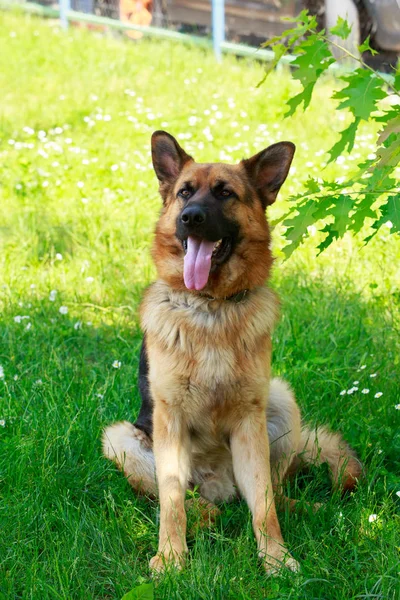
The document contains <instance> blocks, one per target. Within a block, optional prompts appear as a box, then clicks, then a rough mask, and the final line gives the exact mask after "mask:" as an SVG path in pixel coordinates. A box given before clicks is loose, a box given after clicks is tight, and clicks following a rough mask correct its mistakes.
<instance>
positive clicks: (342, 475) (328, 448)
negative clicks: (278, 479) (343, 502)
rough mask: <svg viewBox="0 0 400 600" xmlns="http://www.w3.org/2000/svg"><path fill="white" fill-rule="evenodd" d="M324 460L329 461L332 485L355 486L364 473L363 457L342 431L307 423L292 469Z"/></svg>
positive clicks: (324, 461)
mask: <svg viewBox="0 0 400 600" xmlns="http://www.w3.org/2000/svg"><path fill="white" fill-rule="evenodd" d="M322 463H328V465H329V468H330V474H331V478H332V483H333V486H334V488H336V489H339V490H342V491H347V490H352V489H354V487H355V486H356V484H357V481H358V480H359V479H360V478H361V476H362V472H363V467H362V464H361V462H360V460H359V459H358V458H357V455H356V453H355V452H354V450H352V448H350V446H349V445H348V444H347V443H346V442H345V441H344V439H343V438H342V436H341V435H340V434H339V433H332V432H331V431H329V430H328V429H326V428H325V427H318V428H316V429H311V428H309V427H308V426H304V427H303V429H302V431H301V438H300V444H299V448H298V452H297V456H296V457H295V458H294V461H293V462H292V464H291V466H290V469H289V470H290V472H294V471H297V470H298V469H301V468H302V467H305V466H307V465H320V464H322Z"/></svg>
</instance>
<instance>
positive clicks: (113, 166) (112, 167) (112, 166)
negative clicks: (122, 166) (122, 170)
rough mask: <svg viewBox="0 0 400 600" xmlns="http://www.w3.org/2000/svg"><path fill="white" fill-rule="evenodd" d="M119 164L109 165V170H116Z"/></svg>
mask: <svg viewBox="0 0 400 600" xmlns="http://www.w3.org/2000/svg"><path fill="white" fill-rule="evenodd" d="M118 169H119V165H111V171H118Z"/></svg>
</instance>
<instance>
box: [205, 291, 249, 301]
mask: <svg viewBox="0 0 400 600" xmlns="http://www.w3.org/2000/svg"><path fill="white" fill-rule="evenodd" d="M249 291H250V290H241V291H240V292H237V293H236V294H233V295H232V296H226V297H225V298H215V297H214V296H211V295H210V294H200V296H201V297H202V298H206V299H207V300H224V301H226V302H235V303H236V304H239V302H243V301H244V299H245V298H246V296H247V294H248V293H249Z"/></svg>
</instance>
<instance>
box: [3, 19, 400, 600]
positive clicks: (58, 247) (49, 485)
mask: <svg viewBox="0 0 400 600" xmlns="http://www.w3.org/2000/svg"><path fill="white" fill-rule="evenodd" d="M261 76H262V67H261V66H259V65H257V64H256V63H247V62H246V61H243V60H241V61H236V60H235V59H233V58H227V59H225V60H224V62H223V63H222V64H220V65H217V64H215V62H214V58H213V56H212V55H211V54H208V53H204V52H203V51H200V50H198V49H195V48H188V47H183V46H180V45H170V44H166V43H164V42H162V43H161V42H150V41H145V40H143V41H141V42H140V43H132V42H130V41H128V40H126V39H125V38H117V37H107V36H106V37H105V36H104V35H103V34H101V33H99V32H86V31H83V30H70V31H69V32H68V34H64V33H63V32H61V31H60V30H59V28H58V26H57V25H55V24H54V23H52V22H43V21H39V20H35V19H27V18H24V17H22V16H17V15H10V14H7V15H5V14H0V90H1V96H0V163H1V176H0V203H1V204H0V205H1V209H2V215H1V222H0V243H1V252H0V273H1V276H0V279H1V282H0V307H1V329H0V336H1V338H0V339H1V345H0V364H1V365H2V367H3V369H4V377H3V378H2V380H0V419H4V421H5V424H4V427H0V486H1V487H0V598H4V599H5V600H11V599H14V598H15V599H17V598H18V599H19V598H21V599H22V598H23V599H28V598H29V599H34V600H36V599H38V600H39V599H40V600H42V599H43V600H45V599H61V598H62V599H66V600H70V599H85V600H87V599H88V598H90V599H92V598H93V599H116V600H119V599H120V598H121V597H122V596H123V595H124V593H126V592H127V591H129V590H130V589H131V588H133V587H134V586H135V585H139V584H140V583H142V582H145V581H148V580H149V571H148V560H149V558H150V557H151V556H152V555H153V554H154V552H155V550H156V544H157V519H158V509H157V504H156V503H154V502H151V501H147V500H145V499H143V498H136V497H135V496H134V494H133V493H132V492H131V490H130V488H129V485H128V483H127V482H126V480H125V479H124V478H123V477H122V475H121V474H119V473H118V472H117V471H116V469H115V468H114V467H113V465H112V464H111V463H108V462H107V461H105V460H104V459H103V458H102V456H101V453H100V435H101V430H102V428H103V427H104V426H105V425H106V424H108V423H110V422H112V421H115V420H118V419H131V420H132V419H134V418H135V416H136V414H137V411H138V403H139V398H138V392H137V387H136V378H137V374H136V372H137V366H138V349H139V347H140V337H141V336H140V331H139V327H138V319H137V308H138V303H139V300H140V297H141V294H142V291H143V289H144V287H145V286H146V285H147V284H148V283H149V282H150V281H151V280H152V278H153V277H154V276H155V273H154V268H153V266H152V264H151V261H150V258H149V247H150V244H151V237H152V231H153V227H154V223H155V220H156V217H157V212H158V210H159V206H160V201H159V199H158V196H157V185H156V180H155V176H154V174H153V172H152V169H151V166H150V156H149V138H150V134H151V132H152V131H153V130H155V129H158V128H166V129H167V130H169V131H170V132H171V133H173V134H175V135H178V134H183V135H185V136H187V139H182V138H181V140H180V141H181V143H182V144H183V145H184V146H185V148H186V149H187V151H188V152H191V153H193V154H194V155H195V156H196V158H197V159H198V160H219V159H222V160H227V161H229V160H232V161H236V160H238V159H240V158H242V157H243V156H248V155H249V154H251V153H254V152H256V151H258V150H260V149H262V148H263V147H264V146H266V145H268V144H269V143H271V142H275V141H278V140H281V139H290V140H293V141H294V142H295V143H296V145H297V147H298V150H297V155H296V159H295V163H294V169H293V172H292V173H291V175H290V179H289V180H288V182H287V183H286V184H285V186H284V189H283V191H282V195H281V198H280V199H279V200H278V202H277V203H276V206H274V207H272V209H271V215H272V216H273V217H276V216H277V215H279V214H281V213H282V211H283V210H284V207H285V198H286V197H287V196H288V195H289V194H290V193H291V192H295V191H298V190H300V189H301V186H302V184H303V183H304V181H305V180H306V178H307V176H308V174H309V173H310V174H313V175H316V174H318V173H319V172H320V171H321V170H322V168H323V161H324V156H325V155H324V152H325V151H326V150H327V149H329V148H330V147H331V145H332V142H333V141H335V139H336V137H335V135H336V132H337V131H339V130H340V129H342V127H343V123H342V122H341V121H339V120H338V117H337V116H336V114H335V111H334V108H333V106H332V105H331V104H329V102H327V100H326V98H327V90H328V87H329V86H330V85H332V82H329V81H328V82H326V83H325V84H323V85H322V86H320V87H319V88H318V90H317V98H316V99H315V100H314V101H313V104H312V107H311V109H310V111H309V112H307V113H306V114H304V115H302V114H298V115H296V116H295V117H293V118H291V119H287V120H283V114H284V112H285V110H286V109H285V101H286V100H287V99H288V98H289V97H290V96H291V95H292V94H293V93H294V91H295V89H296V88H295V84H294V83H293V82H292V81H291V80H290V79H289V78H288V77H287V75H285V73H280V74H274V75H273V76H271V77H270V78H269V79H268V80H267V82H266V84H264V85H263V86H262V87H261V88H259V89H257V88H256V87H255V86H256V84H257V82H258V81H259V80H260V79H261ZM205 111H210V112H205ZM98 115H103V116H102V118H100V117H99V116H98ZM106 115H108V116H107V117H106ZM190 117H192V118H190ZM194 117H196V118H194ZM24 128H28V129H25V130H24ZM31 130H34V133H32V131H31ZM41 131H42V132H45V134H46V135H44V134H43V133H40V132H41ZM211 136H213V138H214V139H211ZM373 143H374V134H373V131H370V130H369V129H368V127H365V128H364V129H363V130H362V132H361V136H360V137H359V138H358V140H357V144H356V148H355V153H356V154H359V155H360V156H365V155H367V154H368V153H370V152H371V151H372V150H371V147H373ZM113 165H118V167H115V166H114V167H113ZM351 168H352V161H351V160H348V159H347V158H346V159H345V160H344V162H343V163H342V164H335V165H331V166H330V167H329V168H327V169H326V172H330V173H331V174H334V175H336V176H340V174H341V173H343V170H346V171H347V169H349V170H351ZM82 184H83V186H82ZM314 239H315V238H312V239H311V240H310V241H307V243H306V244H305V245H304V246H303V247H302V248H300V249H299V250H298V251H296V253H295V254H294V256H293V257H292V258H291V259H290V260H289V261H287V262H282V258H281V257H282V252H281V248H282V246H283V240H282V232H281V231H279V229H277V230H276V231H275V232H274V245H275V248H276V251H275V253H276V255H277V257H278V258H277V263H276V269H275V272H274V278H273V285H274V287H275V288H276V290H277V291H278V293H279V294H280V296H281V299H282V319H281V322H280V324H279V326H278V328H277V331H276V334H275V338H274V370H275V372H276V373H279V374H282V375H284V376H285V377H286V378H287V379H288V380H289V381H290V383H291V384H292V385H293V387H294V389H295V391H296V395H297V397H298V400H299V403H300V404H301V406H302V410H303V413H304V415H305V417H306V418H307V419H308V420H309V421H310V422H312V423H314V422H320V423H327V424H329V425H330V426H331V427H332V428H333V429H335V430H341V431H342V432H343V434H344V436H345V438H346V439H347V440H348V441H349V442H350V443H351V444H352V446H353V447H354V448H355V449H356V450H357V452H358V454H359V456H360V457H361V459H362V460H363V462H364V463H365V468H366V478H365V481H363V482H362V484H361V485H360V486H359V488H358V490H357V491H356V492H355V493H354V494H353V495H351V496H350V497H347V498H343V499H342V498H340V497H339V496H338V495H335V494H333V495H332V494H331V493H330V490H329V488H328V486H327V483H326V472H325V471H324V469H320V470H319V471H317V472H316V473H314V475H315V477H314V478H311V477H309V476H307V477H302V478H298V479H297V480H296V481H295V482H291V483H290V489H289V493H290V494H291V495H293V496H296V497H298V498H300V499H305V500H309V501H313V500H321V499H323V500H324V501H325V502H326V504H325V506H324V508H323V509H322V510H321V511H320V512H318V514H316V515H314V514H306V515H304V514H296V515H290V516H289V515H288V514H287V513H285V512H281V513H280V520H281V523H282V529H283V534H284V537H285V539H286V541H287V544H288V546H289V548H290V550H291V551H292V552H293V554H294V556H295V557H296V558H298V560H299V561H300V562H301V565H302V571H301V573H299V574H292V573H289V572H283V573H282V575H281V576H279V577H277V578H275V579H271V578H266V576H265V575H264V573H263V570H262V568H261V566H260V565H259V563H258V562H257V559H256V547H255V542H254V538H253V534H252V531H251V519H250V517H249V514H248V510H247V507H246V506H245V505H244V504H243V503H239V504H232V505H229V506H226V507H224V508H223V511H222V516H221V518H220V520H219V521H218V523H217V524H216V526H215V527H214V528H213V529H211V530H206V531H200V532H195V529H194V527H191V532H190V533H189V535H188V538H189V547H190V560H189V563H188V566H187V568H186V569H185V571H184V572H183V573H182V574H180V575H174V574H170V575H167V576H166V577H165V578H164V579H161V580H159V581H157V582H156V583H155V597H156V598H168V599H169V598H171V599H184V600H188V599H193V600H197V599H199V598H201V599H207V600H209V599H216V600H219V599H221V600H222V599H224V600H225V599H237V598H240V599H250V598H251V599H253V598H257V599H259V598H277V599H278V598H291V599H292V600H296V599H299V598H302V599H303V598H304V599H307V600H310V599H314V598H318V599H322V598H323V599H327V600H332V599H333V600H334V599H346V600H348V599H355V598H382V599H395V598H399V597H400V595H399V593H398V589H399V588H398V581H399V579H398V578H399V570H400V568H399V548H398V546H399V533H400V527H399V510H398V509H399V503H400V498H398V497H397V496H396V492H398V491H399V490H400V462H399V456H400V436H399V425H400V411H399V410H396V409H395V405H396V404H398V403H399V402H400V398H399V332H400V320H399V314H400V311H399V305H400V302H399V300H400V297H399V283H400V282H399V269H398V265H399V261H400V243H399V239H398V238H396V237H395V236H389V230H388V229H387V228H385V227H384V228H382V231H381V232H380V234H379V235H378V236H376V239H375V240H374V241H373V242H372V243H371V244H370V245H368V246H366V247H362V244H361V242H360V241H359V240H358V239H353V238H351V237H347V236H346V237H345V238H344V240H342V241H341V242H340V243H337V244H335V245H334V246H332V247H331V248H330V249H329V250H328V251H327V252H325V253H324V254H323V255H322V256H320V257H319V258H316V256H315V252H314V251H313V240H314ZM52 290H56V291H57V294H55V295H54V294H53V296H52V298H53V301H51V300H50V299H49V296H50V292H51V291H52ZM61 306H64V307H67V308H68V313H67V314H62V313H60V311H59V309H60V307H61ZM18 316H20V317H21V316H28V317H29V318H26V319H16V317H18ZM115 360H118V361H121V368H119V369H116V368H113V366H112V364H113V361H115ZM363 365H366V367H365V368H362V367H363ZM373 373H377V376H376V377H375V378H371V377H370V375H371V374H373ZM355 380H358V381H359V382H360V383H359V385H358V387H359V391H358V392H354V393H353V394H350V395H349V394H346V395H344V396H341V395H340V391H341V390H344V389H346V390H348V389H349V388H351V387H352V386H353V382H354V381H355ZM363 388H368V389H370V392H369V393H368V394H362V393H361V389H363ZM377 392H382V396H381V397H380V398H375V394H376V393H377ZM372 514H375V515H377V520H375V521H373V522H370V521H369V516H370V515H372ZM189 521H190V524H191V525H192V526H194V524H195V521H196V513H195V511H194V512H191V513H190V515H189Z"/></svg>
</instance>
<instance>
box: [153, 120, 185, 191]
mask: <svg viewBox="0 0 400 600" xmlns="http://www.w3.org/2000/svg"><path fill="white" fill-rule="evenodd" d="M151 156H152V160H153V167H154V170H155V172H156V175H157V177H158V180H159V182H160V184H165V183H166V184H169V183H173V182H174V181H175V179H177V177H178V175H179V173H180V172H181V170H182V169H183V166H184V165H185V164H186V163H187V162H189V161H191V160H193V158H192V157H191V156H189V155H188V154H186V152H185V151H184V149H183V148H181V147H180V145H179V144H178V142H177V141H176V139H175V138H174V137H172V135H170V134H169V133H167V132H166V131H155V132H154V133H153V135H152V136H151Z"/></svg>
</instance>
